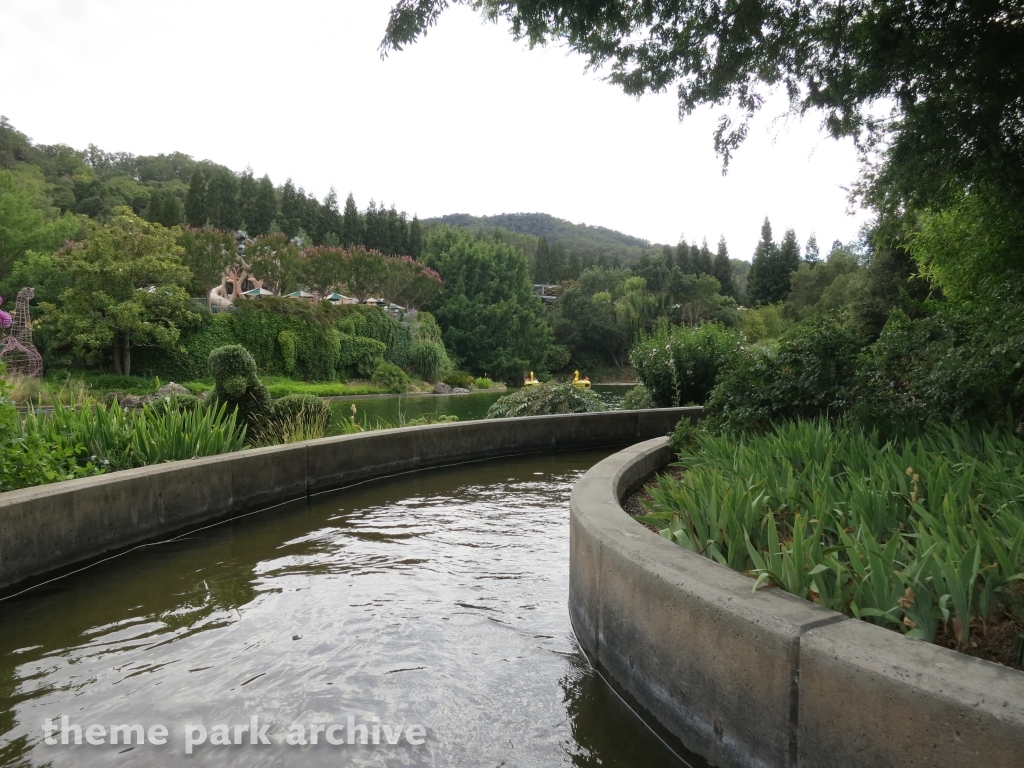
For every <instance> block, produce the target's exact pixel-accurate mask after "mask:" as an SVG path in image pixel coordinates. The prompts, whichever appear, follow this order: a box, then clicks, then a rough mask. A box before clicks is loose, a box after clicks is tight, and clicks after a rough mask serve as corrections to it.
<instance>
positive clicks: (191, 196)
mask: <svg viewBox="0 0 1024 768" xmlns="http://www.w3.org/2000/svg"><path fill="white" fill-rule="evenodd" d="M185 221H187V222H188V223H189V225H191V226H193V227H205V226H206V176H205V175H203V172H202V171H201V170H199V169H198V168H196V170H195V171H194V172H193V173H192V180H191V181H190V182H189V185H188V195H187V196H186V197H185Z"/></svg>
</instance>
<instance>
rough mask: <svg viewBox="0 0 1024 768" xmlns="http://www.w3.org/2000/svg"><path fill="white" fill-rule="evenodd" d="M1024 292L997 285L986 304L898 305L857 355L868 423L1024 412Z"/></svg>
mask: <svg viewBox="0 0 1024 768" xmlns="http://www.w3.org/2000/svg"><path fill="white" fill-rule="evenodd" d="M1022 364H1024V296H1022V294H1021V292H1020V288H1019V287H1018V286H1000V287H998V288H996V289H995V290H994V291H993V293H992V294H991V295H990V297H989V300H988V301H985V302H974V303H972V304H967V305H961V304H955V303H952V302H950V303H941V304H938V305H936V307H935V309H934V311H933V312H932V313H931V314H929V315H926V316H924V317H920V318H917V319H911V318H909V317H907V316H906V315H905V314H903V313H902V312H901V311H899V310H896V311H894V312H893V313H892V315H891V316H890V318H889V322H888V323H887V324H886V326H885V328H884V330H883V331H882V334H881V336H880V337H879V339H878V341H877V342H875V343H874V344H873V345H871V346H870V347H868V348H867V349H865V350H864V352H863V354H862V355H861V358H860V360H859V365H858V368H859V371H858V381H857V388H856V391H855V400H856V403H855V410H856V412H857V414H858V416H859V417H860V418H861V419H862V420H864V422H865V423H881V424H886V425H890V428H894V427H895V426H896V425H900V426H902V427H905V428H909V429H917V428H920V427H921V426H923V425H925V424H928V423H934V422H937V421H944V422H953V423H956V422H959V421H988V422H995V421H1000V420H1002V419H1004V418H1005V417H1006V414H1007V410H1009V411H1010V412H1011V413H1015V414H1017V416H1018V418H1019V417H1020V414H1022V413H1024V383H1022V378H1021V374H1022Z"/></svg>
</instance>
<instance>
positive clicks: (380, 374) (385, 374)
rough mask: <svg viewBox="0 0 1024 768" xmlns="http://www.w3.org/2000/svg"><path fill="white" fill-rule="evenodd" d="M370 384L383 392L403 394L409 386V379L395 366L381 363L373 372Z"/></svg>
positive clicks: (384, 362)
mask: <svg viewBox="0 0 1024 768" xmlns="http://www.w3.org/2000/svg"><path fill="white" fill-rule="evenodd" d="M370 383H371V384H373V386H375V387H377V388H378V389H383V390H384V391H385V392H395V393H398V392H405V390H406V387H408V386H409V377H408V376H406V374H405V371H403V370H402V369H401V368H399V367H398V366H397V365H394V364H392V363H389V362H387V361H383V362H381V363H380V364H379V365H377V368H376V370H374V372H373V377H372V378H371V379H370Z"/></svg>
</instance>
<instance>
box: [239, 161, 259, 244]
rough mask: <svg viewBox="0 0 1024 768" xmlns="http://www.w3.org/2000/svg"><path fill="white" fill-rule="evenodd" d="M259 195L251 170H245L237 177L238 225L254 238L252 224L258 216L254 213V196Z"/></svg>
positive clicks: (257, 184) (254, 233)
mask: <svg viewBox="0 0 1024 768" xmlns="http://www.w3.org/2000/svg"><path fill="white" fill-rule="evenodd" d="M257 194H259V183H258V182H257V181H256V179H255V178H254V177H253V175H252V168H248V167H247V168H246V169H245V171H244V172H243V173H242V175H241V176H239V177H238V225H239V227H240V228H241V229H244V230H245V231H246V234H248V235H250V236H251V237H255V236H256V235H257V234H259V233H257V232H255V231H250V230H252V229H253V226H252V222H253V221H254V220H255V219H256V217H257V216H258V215H259V214H257V213H256V196H257Z"/></svg>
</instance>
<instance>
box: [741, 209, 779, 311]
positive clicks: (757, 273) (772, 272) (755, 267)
mask: <svg viewBox="0 0 1024 768" xmlns="http://www.w3.org/2000/svg"><path fill="white" fill-rule="evenodd" d="M778 265H779V246H778V245H776V243H775V240H774V239H773V237H772V225H771V222H769V221H768V217H767V216H766V217H765V219H764V224H762V225H761V240H760V241H759V242H758V244H757V248H755V249H754V260H753V262H752V263H751V265H750V275H749V276H748V277H747V301H748V302H749V303H750V304H752V305H757V304H773V303H775V302H776V301H780V300H781V299H783V298H785V296H786V294H787V293H788V291H787V292H786V293H783V294H782V295H781V296H779V295H778V294H779V291H778V287H777V283H778V279H777V272H778Z"/></svg>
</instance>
